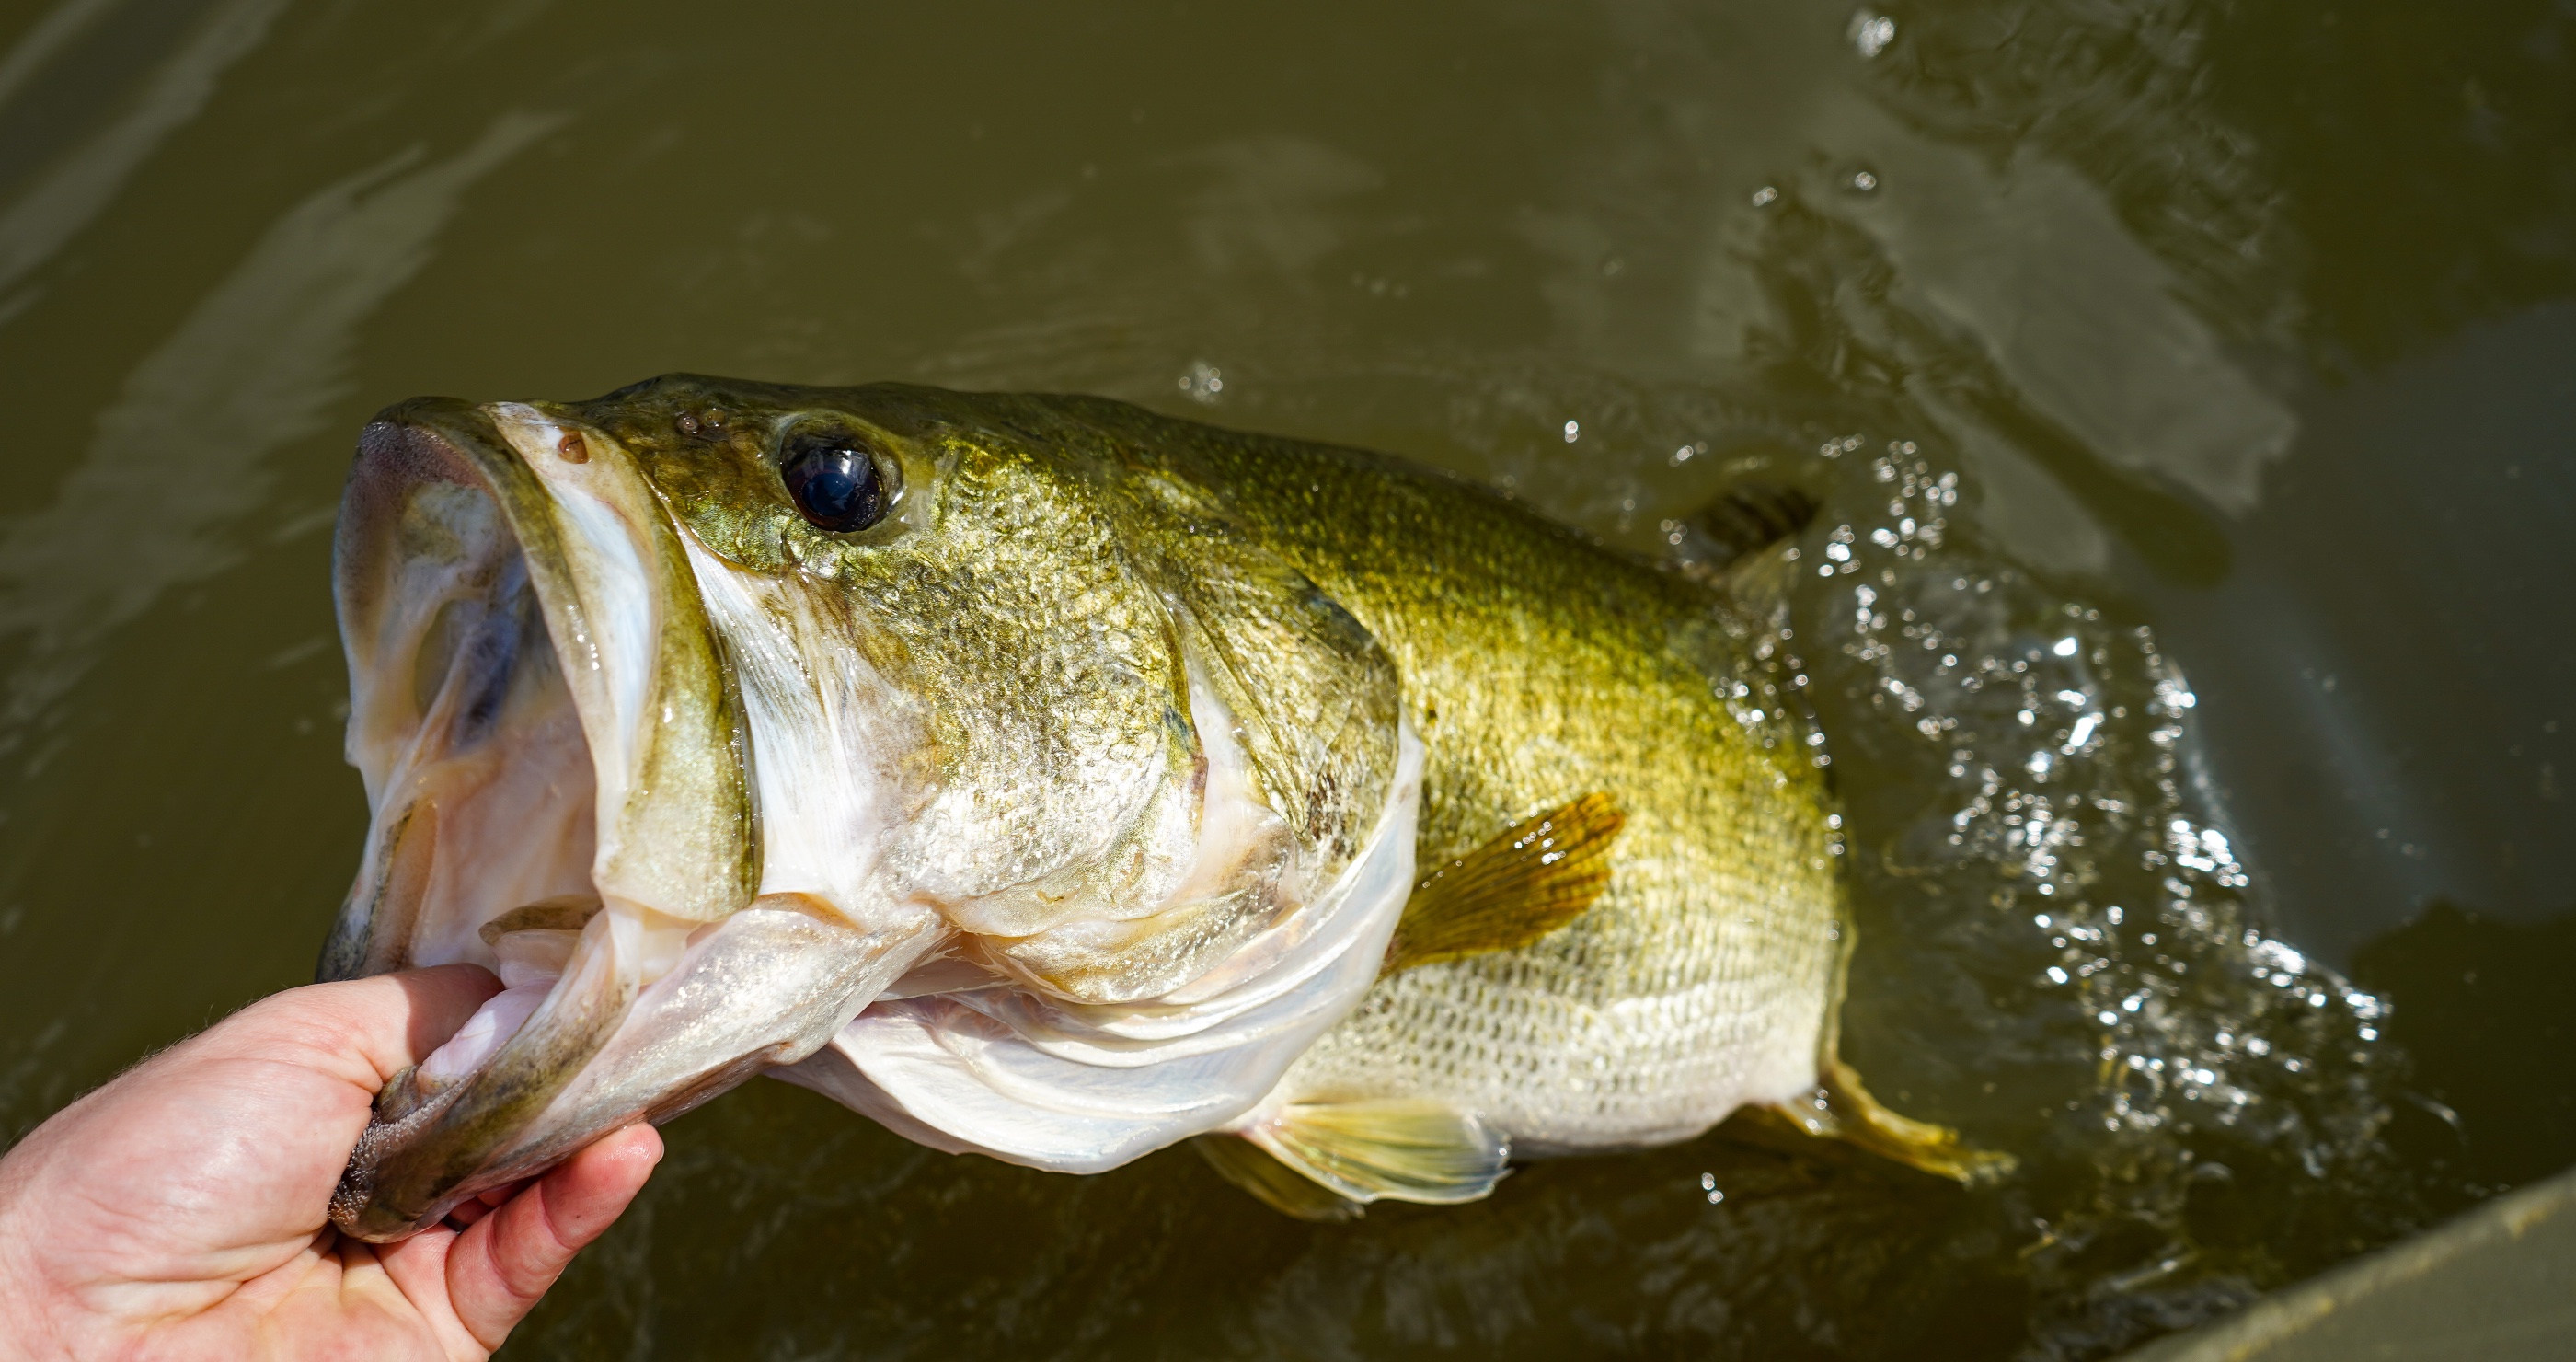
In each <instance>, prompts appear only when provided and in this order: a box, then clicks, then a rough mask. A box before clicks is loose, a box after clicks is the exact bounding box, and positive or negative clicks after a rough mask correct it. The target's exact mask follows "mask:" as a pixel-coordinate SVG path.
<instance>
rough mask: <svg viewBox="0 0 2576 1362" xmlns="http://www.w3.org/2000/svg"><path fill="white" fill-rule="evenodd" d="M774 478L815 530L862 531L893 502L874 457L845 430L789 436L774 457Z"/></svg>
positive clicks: (878, 518) (878, 519) (883, 513)
mask: <svg viewBox="0 0 2576 1362" xmlns="http://www.w3.org/2000/svg"><path fill="white" fill-rule="evenodd" d="M778 477H779V480H780V481H781V482H784V483H786V484H787V497H788V499H789V500H790V501H793V502H795V503H796V509H797V510H799V511H801V512H803V513H804V515H805V519H806V520H808V521H810V522H812V523H813V525H814V527H815V528H816V529H822V530H832V531H835V532H840V533H847V532H848V531H851V530H864V529H866V528H867V527H869V526H870V525H873V524H875V523H877V522H878V521H880V520H882V519H884V518H885V513H886V505H887V503H888V502H890V501H891V500H892V498H891V497H890V496H888V495H887V493H888V491H889V489H888V488H887V486H886V477H885V474H884V473H883V472H882V471H881V470H880V469H879V468H878V466H877V459H876V456H875V454H874V453H873V452H871V451H870V450H869V449H868V447H867V446H866V445H865V444H863V443H861V442H860V441H859V439H858V438H857V437H856V436H853V435H851V434H849V433H848V432H846V431H828V430H817V431H806V432H802V433H800V434H796V435H791V436H789V437H788V439H787V445H786V448H784V449H783V450H781V451H780V452H779V458H778Z"/></svg>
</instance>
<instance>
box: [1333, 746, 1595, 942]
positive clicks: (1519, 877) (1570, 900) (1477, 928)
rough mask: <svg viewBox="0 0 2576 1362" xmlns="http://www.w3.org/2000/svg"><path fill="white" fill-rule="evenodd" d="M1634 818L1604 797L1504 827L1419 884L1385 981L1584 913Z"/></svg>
mask: <svg viewBox="0 0 2576 1362" xmlns="http://www.w3.org/2000/svg"><path fill="white" fill-rule="evenodd" d="M1627 825H1628V815H1627V814H1625V813H1623V812H1621V811H1620V809H1619V806H1618V805H1616V804H1614V803H1612V802H1611V799H1610V796H1608V795H1606V794H1603V793H1601V792H1599V791H1597V790H1596V791H1594V792H1593V793H1591V794H1587V795H1584V796H1583V797H1581V798H1579V799H1576V800H1575V801H1574V802H1572V803H1570V804H1565V805H1562V806H1560V807H1558V808H1553V809H1549V810H1547V811H1546V812H1544V813H1541V814H1538V815H1537V816H1535V817H1532V818H1527V819H1523V820H1522V821H1520V822H1518V823H1515V824H1513V825H1512V826H1510V827H1508V828H1505V829H1504V830H1503V831H1502V833H1501V834H1500V835H1498V836H1496V837H1495V838H1494V839H1493V840H1492V841H1490V842H1487V843H1485V844H1484V845H1483V846H1480V847H1478V848H1476V849H1475V850H1474V851H1471V852H1468V853H1467V854H1466V855H1464V856H1461V857H1459V858H1458V859H1457V860H1454V861H1451V862H1450V863H1449V864H1447V865H1445V866H1442V867H1441V868H1440V869H1438V870H1435V871H1432V872H1431V874H1430V875H1429V876H1427V877H1425V878H1424V879H1423V881H1422V883H1420V884H1418V885H1416V886H1414V890H1413V897H1412V898H1410V899H1408V900H1406V902H1405V905H1404V917H1403V918H1402V920H1400V921H1398V922H1397V923H1396V927H1395V937H1394V939H1393V940H1391V941H1389V942H1388V943H1387V947H1386V967H1385V968H1384V969H1383V970H1381V971H1380V972H1379V973H1380V977H1384V976H1385V975H1388V974H1394V973H1396V972H1397V971H1399V970H1408V969H1412V968H1413V967H1415V966H1416V965H1431V964H1438V963H1440V962H1441V961H1444V960H1463V959H1465V958H1467V957H1468V956H1472V955H1483V954H1486V953H1487V952H1490V951H1508V950H1515V949H1517V948H1519V947H1522V946H1526V945H1528V944H1530V943H1531V942H1533V941H1536V940H1538V939H1539V938H1540V937H1543V936H1546V935H1547V934H1548V933H1550V932H1553V931H1555V930H1556V929H1557V928H1559V927H1562V926H1564V925H1565V924H1566V923H1568V922H1571V921H1573V920H1574V919H1575V918H1576V917H1578V916H1580V915H1581V914H1582V912H1583V910H1584V909H1586V908H1589V907H1591V906H1592V901H1593V900H1594V899H1597V898H1599V897H1601V891H1602V890H1604V889H1606V888H1608V887H1609V885H1610V844H1611V843H1612V842H1614V841H1616V840H1617V839H1618V836H1619V830H1620V829H1621V828H1624V827H1626V826H1627Z"/></svg>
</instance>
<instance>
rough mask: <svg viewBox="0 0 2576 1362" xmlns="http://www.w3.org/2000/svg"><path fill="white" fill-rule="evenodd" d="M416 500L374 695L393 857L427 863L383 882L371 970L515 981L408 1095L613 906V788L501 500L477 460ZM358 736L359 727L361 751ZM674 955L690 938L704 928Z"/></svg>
mask: <svg viewBox="0 0 2576 1362" xmlns="http://www.w3.org/2000/svg"><path fill="white" fill-rule="evenodd" d="M435 472H436V473H437V474H439V476H432V477H427V478H422V479H420V480H419V481H418V482H417V484H416V485H415V486H413V487H411V488H409V489H408V490H407V494H406V495H404V496H403V497H402V500H401V506H400V510H399V512H398V515H399V522H398V523H397V524H396V525H395V526H394V527H393V532H394V533H395V534H397V535H399V536H400V537H401V542H402V546H403V548H402V551H403V553H404V555H405V556H404V558H403V560H402V562H401V563H400V565H399V571H398V574H397V576H396V586H395V589H394V590H393V591H391V592H390V594H389V599H388V600H387V602H386V606H385V608H386V609H387V610H388V611H389V612H390V615H389V617H388V626H389V627H388V628H387V629H385V630H384V631H383V633H382V635H381V636H380V640H379V642H380V645H381V646H380V647H379V648H378V650H377V652H376V655H375V656H373V657H372V658H366V659H363V660H362V665H370V666H371V669H372V670H373V671H374V672H375V673H376V674H375V675H374V676H373V677H372V678H370V679H371V681H372V684H369V685H365V686H362V687H361V688H360V690H361V693H363V694H364V695H365V696H366V697H367V702H368V704H369V706H370V707H371V709H373V710H374V711H375V712H372V713H368V714H363V715H361V716H359V723H358V725H357V726H356V733H361V734H372V735H376V736H377V738H378V746H379V748H380V749H381V751H380V754H379V759H380V761H381V762H382V763H383V764H384V765H385V766H386V767H387V768H388V769H387V770H386V772H385V778H384V779H383V781H382V786H381V789H382V793H381V795H380V802H381V803H382V804H383V805H384V807H381V808H379V809H378V810H377V823H378V827H379V830H380V832H379V835H380V837H382V838H383V839H384V840H385V842H386V845H384V846H382V847H380V848H379V856H380V858H383V859H386V860H402V859H405V858H406V857H407V858H408V859H410V860H411V861H414V862H417V863H420V864H422V865H425V867H426V869H425V872H423V873H414V874H411V875H408V876H400V877H393V878H390V879H387V880H383V881H380V882H381V883H383V884H384V892H381V893H380V895H379V897H378V900H377V901H376V902H375V903H374V904H373V905H372V911H371V912H370V914H369V916H370V918H371V919H372V920H373V924H374V927H373V930H375V931H377V932H381V933H386V934H389V935H390V936H391V937H393V938H394V939H390V940H383V941H378V942H375V943H373V947H374V948H373V949H372V950H371V951H370V955H371V957H372V958H371V960H370V967H371V968H373V969H395V968H408V967H414V966H428V965H441V964H451V963H459V962H463V963H471V964H475V965H480V966H482V967H483V968H485V969H487V970H490V971H491V972H492V973H494V974H495V975H497V976H498V977H499V978H500V981H501V984H502V989H501V992H499V993H498V994H496V995H495V996H493V997H492V998H491V999H490V1000H488V1001H487V1002H485V1003H484V1004H483V1005H482V1007H481V1008H480V1009H479V1010H478V1011H477V1012H476V1013H475V1014H474V1015H473V1017H472V1018H470V1019H469V1020H468V1021H467V1022H466V1023H465V1025H464V1026H463V1027H462V1028H461V1029H459V1030H458V1031H457V1032H456V1034H455V1035H454V1036H453V1037H452V1038H450V1039H449V1040H448V1041H447V1042H445V1043H444V1044H443V1045H441V1046H440V1047H438V1048H437V1049H436V1050H435V1051H433V1052H432V1053H431V1054H429V1055H428V1056H426V1057H425V1058H424V1059H423V1060H422V1062H421V1063H420V1064H419V1065H418V1066H417V1068H416V1069H415V1070H414V1071H413V1072H412V1074H411V1075H410V1076H409V1077H408V1078H406V1079H405V1080H403V1082H402V1085H401V1086H402V1087H404V1088H405V1089H407V1090H409V1091H407V1092H405V1093H394V1094H389V1097H392V1098H396V1099H397V1100H416V1099H417V1098H419V1097H420V1096H423V1095H425V1094H426V1093H427V1092H429V1091H432V1090H435V1089H438V1088H441V1087H445V1086H448V1085H450V1084H453V1083H455V1082H456V1081H458V1080H461V1079H465V1078H469V1077H471V1076H472V1075H473V1074H474V1073H475V1072H476V1071H477V1070H478V1069H480V1068H481V1067H482V1065H483V1064H484V1063H485V1061H487V1060H489V1059H490V1058H491V1057H492V1056H493V1055H494V1054H495V1053H497V1052H498V1051H499V1050H500V1048H501V1047H502V1046H503V1045H504V1044H505V1043H507V1042H508V1041H509V1040H510V1039H511V1038H512V1037H513V1036H514V1035H515V1034H517V1032H518V1031H519V1029H520V1027H521V1026H522V1024H524V1023H525V1022H526V1020H527V1019H528V1017H529V1016H530V1015H531V1014H533V1013H534V1012H535V1011H536V1010H537V1008H538V1006H539V1005H540V1004H541V1003H543V1002H544V1001H545V999H546V997H547V995H548V994H549V993H550V992H551V991H552V990H553V989H554V987H555V985H556V983H557V982H558V980H559V979H560V978H561V976H562V974H563V972H564V969H565V966H566V964H567V962H568V961H569V960H570V958H571V955H572V952H573V950H574V948H575V946H576V944H577V943H578V941H579V939H580V936H581V929H582V928H583V926H584V925H585V924H586V923H587V922H588V921H589V920H590V918H591V917H592V916H593V915H594V914H596V913H598V912H599V911H600V908H601V902H600V898H599V896H598V894H597V893H596V892H595V891H594V889H593V888H592V884H591V861H592V853H593V850H594V848H595V846H596V844H597V817H598V810H597V798H596V788H595V779H594V774H593V767H592V757H591V749H590V744H589V742H588V740H587V738H586V737H585V735H584V733H583V730H582V724H581V715H580V711H579V709H578V707H577V703H576V699H575V696H574V694H573V691H572V688H571V687H570V686H569V685H568V684H567V683H566V681H565V679H564V676H563V671H562V665H561V662H560V659H559V657H558V654H557V650H556V648H555V646H554V640H553V639H552V637H551V636H550V634H549V632H548V627H547V623H546V618H545V612H544V610H543V609H542V608H541V606H540V602H539V601H538V599H537V595H536V588H535V586H534V585H533V584H532V582H531V581H530V574H529V570H528V563H527V560H526V555H525V552H524V550H523V549H522V548H521V546H520V544H519V542H518V540H517V537H516V536H515V535H514V534H513V533H512V532H511V530H510V528H509V526H508V524H507V522H506V519H505V518H504V517H503V516H502V514H501V510H500V506H499V504H498V502H497V500H496V499H495V498H494V497H493V495H492V493H491V492H490V491H489V490H487V489H486V488H485V487H484V486H483V484H482V483H481V480H480V479H479V477H477V476H476V475H475V474H474V473H473V472H472V471H471V470H469V469H466V468H464V467H463V466H462V464H461V461H456V462H452V463H450V464H449V465H448V466H446V467H441V468H438V469H436V470H435ZM356 745H357V743H356V741H354V740H353V748H354V747H355V746H356ZM663 926H664V928H665V930H664V931H662V932H659V933H655V935H662V936H671V935H677V936H678V937H679V938H680V939H679V940H678V941H674V942H670V943H667V946H666V949H665V950H663V951H661V952H656V953H657V954H661V955H664V956H665V957H670V956H674V955H676V951H677V949H680V948H684V945H685V941H686V936H687V933H688V931H689V926H688V925H687V924H677V923H667V924H663Z"/></svg>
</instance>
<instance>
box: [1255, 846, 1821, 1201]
mask: <svg viewBox="0 0 2576 1362" xmlns="http://www.w3.org/2000/svg"><path fill="white" fill-rule="evenodd" d="M1641 870H1643V871H1646V873H1644V874H1638V873H1637V872H1638V871H1641ZM1623 876H1626V877H1629V884H1630V886H1631V887H1630V889H1629V890H1628V891H1626V892H1623V890H1622V888H1621V886H1619V885H1617V884H1614V885H1613V886H1612V889H1611V892H1610V893H1608V894H1605V895H1604V896H1603V898H1602V901H1601V902H1599V903H1597V904H1595V905H1594V906H1593V908H1592V909H1591V910H1590V911H1589V912H1587V913H1585V914H1584V915H1583V916H1582V917H1580V918H1578V919H1576V920H1575V921H1574V922H1573V923H1571V924H1569V925H1568V926H1567V927H1566V928H1565V929H1564V930H1562V931H1559V932H1557V933H1555V934H1553V935H1551V936H1549V937H1548V938H1546V939H1545V940H1542V941H1540V942H1537V943H1536V944H1534V945H1532V946H1529V947H1527V948H1524V949H1521V950H1516V951H1508V952H1499V953H1496V954H1494V955H1490V956H1484V957H1479V958H1475V959H1469V960H1462V961H1457V962H1454V963H1449V964H1440V965H1428V966H1423V967H1421V968H1418V969H1412V970H1407V971H1405V972H1403V973H1401V974H1396V975H1392V976H1389V977H1387V978H1384V979H1380V980H1379V981H1378V982H1377V984H1376V985H1375V987H1374V988H1372V989H1371V990H1370V992H1369V994H1368V996H1367V998H1366V999H1365V1000H1363V1001H1362V1003H1361V1005H1360V1007H1359V1009H1358V1010H1357V1011H1356V1012H1354V1013H1353V1014H1352V1015H1351V1016H1349V1017H1347V1018H1345V1019H1344V1020H1343V1021H1342V1022H1341V1023H1340V1024H1339V1025H1337V1026H1335V1027H1334V1028H1333V1029H1332V1030H1331V1031H1329V1032H1327V1033H1325V1035H1324V1036H1323V1037H1322V1039H1320V1040H1319V1041H1317V1042H1316V1044H1315V1045H1314V1046H1313V1047H1312V1048H1311V1049H1309V1050H1308V1051H1307V1052H1306V1054H1305V1055H1303V1056H1302V1057H1300V1058H1299V1060H1298V1061H1297V1063H1296V1064H1295V1065H1294V1066H1293V1067H1291V1068H1290V1070H1289V1071H1288V1073H1287V1075H1286V1076H1285V1077H1284V1078H1283V1079H1282V1080H1281V1082H1280V1085H1279V1087H1278V1088H1277V1089H1275V1090H1274V1095H1273V1098H1272V1101H1274V1102H1280V1101H1285V1102H1329V1101H1360V1100H1367V1099H1371V1098H1428V1099H1434V1100H1438V1101H1442V1102H1446V1103H1449V1104H1450V1105H1452V1106H1455V1107H1458V1108H1461V1109H1464V1110H1467V1111H1472V1112H1474V1113H1475V1114H1476V1115H1477V1116H1478V1117H1480V1118H1481V1119H1483V1120H1484V1121H1485V1122H1486V1123H1487V1124H1488V1125H1490V1126H1494V1127H1497V1128H1499V1129H1501V1130H1502V1131H1503V1132H1505V1133H1506V1134H1508V1135H1509V1136H1510V1137H1511V1139H1512V1147H1513V1151H1514V1152H1515V1153H1516V1154H1525V1155H1528V1154H1548V1153H1572V1152H1576V1151H1584V1150H1604V1149H1617V1148H1629V1147H1637V1146H1644V1145H1654V1144H1664V1143H1669V1142H1672V1141H1676V1140H1683V1139H1688V1138H1690V1137H1691V1136H1694V1135H1696V1134H1698V1133H1700V1132H1701V1131H1704V1130H1706V1129H1707V1128H1708V1127H1710V1126H1712V1125H1714V1124H1716V1123H1717V1122H1719V1121H1721V1120H1723V1119H1725V1117H1726V1116H1727V1114H1728V1113H1730V1112H1732V1111H1734V1110H1735V1109H1736V1108H1737V1107H1739V1106H1742V1105H1745V1104H1748V1103H1769V1102H1780V1101H1786V1100H1788V1099H1790V1098H1793V1097H1796V1096H1798V1095H1800V1094H1802V1093H1805V1092H1807V1091H1809V1090H1811V1089H1813V1088H1814V1087H1815V1086H1816V1082H1817V1075H1818V1068H1819V1063H1818V1061H1819V1047H1820V1045H1821V1043H1822V1041H1823V1039H1824V1035H1825V1024H1826V1015H1827V1012H1828V1009H1829V1008H1830V1007H1831V1006H1832V1004H1833V1001H1834V994H1835V989H1836V979H1835V975H1836V972H1837V970H1838V969H1839V962H1840V958H1841V950H1842V942H1841V935H1842V930H1843V929H1842V927H1841V925H1840V924H1839V923H1838V922H1837V921H1836V914H1835V912H1834V908H1833V901H1832V899H1831V897H1830V896H1829V895H1827V894H1819V893H1811V892H1797V891H1792V892H1791V893H1790V894H1789V895H1786V896H1785V897H1788V898H1790V899H1791V900H1792V901H1790V902H1782V901H1780V899H1781V898H1782V897H1784V896H1783V895H1781V894H1780V892H1779V891H1778V890H1776V889H1774V890H1772V891H1771V892H1770V893H1769V894H1765V893H1764V892H1763V890H1762V889H1761V888H1760V887H1759V886H1756V885H1752V884H1741V885H1717V886H1709V887H1708V889H1705V890H1703V891H1702V893H1701V894H1699V895H1695V896H1693V897H1696V898H1698V899H1699V900H1700V901H1699V902H1698V903H1697V904H1693V905H1691V906H1690V907H1687V908H1684V909H1682V910H1680V911H1674V910H1671V909H1667V910H1666V911H1664V912H1662V913H1650V912H1648V911H1646V907H1645V904H1646V901H1649V900H1656V899H1660V900H1661V901H1663V902H1665V903H1668V904H1669V903H1672V902H1674V901H1675V900H1674V899H1673V898H1671V897H1667V896H1665V895H1659V894H1655V893H1653V892H1651V891H1652V889H1653V888H1654V887H1655V886H1654V885H1653V884H1652V883H1651V882H1652V881H1653V880H1654V879H1656V878H1658V877H1657V876H1655V875H1654V874H1653V873H1652V870H1651V869H1649V868H1647V867H1636V866H1631V867H1629V868H1627V869H1626V870H1625V871H1623ZM1639 881H1645V882H1646V883H1639ZM1774 883H1775V884H1776V881H1775V882H1774ZM1806 888H1807V886H1804V885H1801V886H1800V890H1805V889H1806ZM1640 890H1643V891H1646V892H1638V891H1640ZM1711 891H1714V892H1711ZM1265 1105H1267V1104H1265Z"/></svg>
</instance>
